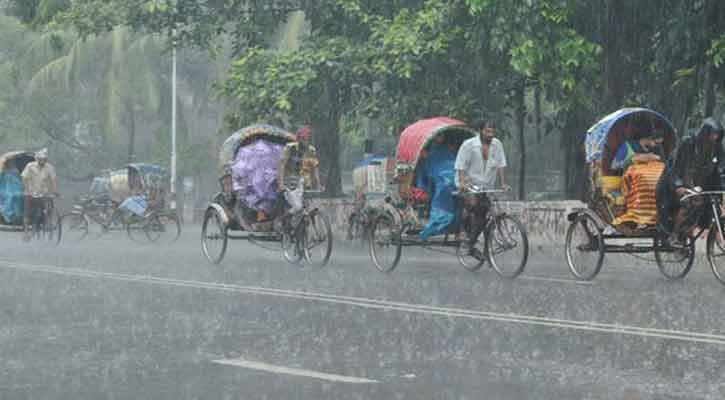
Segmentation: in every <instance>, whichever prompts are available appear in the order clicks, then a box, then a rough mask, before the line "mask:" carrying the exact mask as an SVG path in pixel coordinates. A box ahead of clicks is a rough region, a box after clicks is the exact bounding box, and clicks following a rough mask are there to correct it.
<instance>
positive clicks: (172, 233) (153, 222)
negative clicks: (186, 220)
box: [144, 214, 181, 244]
mask: <svg viewBox="0 0 725 400" xmlns="http://www.w3.org/2000/svg"><path fill="white" fill-rule="evenodd" d="M144 232H145V233H146V237H147V238H148V239H149V241H151V243H161V244H171V243H174V242H175V241H176V240H177V239H179V236H181V223H180V222H179V217H178V216H176V214H154V215H152V216H151V217H149V219H148V220H147V221H146V225H145V226H144Z"/></svg>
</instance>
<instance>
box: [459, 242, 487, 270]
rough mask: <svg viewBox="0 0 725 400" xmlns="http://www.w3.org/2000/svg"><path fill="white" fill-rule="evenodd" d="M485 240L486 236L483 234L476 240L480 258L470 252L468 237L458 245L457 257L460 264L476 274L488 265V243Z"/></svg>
mask: <svg viewBox="0 0 725 400" xmlns="http://www.w3.org/2000/svg"><path fill="white" fill-rule="evenodd" d="M483 239H484V234H483V232H481V233H480V234H479V235H478V237H477V238H476V243H475V244H474V246H475V247H476V249H478V251H479V255H478V257H476V256H473V255H471V252H470V250H469V249H470V247H471V246H470V244H469V243H468V237H466V238H464V239H463V240H461V241H460V242H459V243H458V248H456V256H457V257H458V262H459V263H460V264H461V265H462V266H463V268H465V269H466V270H468V271H471V272H475V271H478V270H479V269H481V267H482V266H483V264H485V263H486V256H485V255H486V241H485V240H483Z"/></svg>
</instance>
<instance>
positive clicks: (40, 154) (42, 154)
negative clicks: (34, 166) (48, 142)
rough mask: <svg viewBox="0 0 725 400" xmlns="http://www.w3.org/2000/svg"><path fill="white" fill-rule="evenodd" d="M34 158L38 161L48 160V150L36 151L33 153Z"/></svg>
mask: <svg viewBox="0 0 725 400" xmlns="http://www.w3.org/2000/svg"><path fill="white" fill-rule="evenodd" d="M35 158H36V159H38V160H47V159H48V149H41V150H38V151H37V152H36V153H35Z"/></svg>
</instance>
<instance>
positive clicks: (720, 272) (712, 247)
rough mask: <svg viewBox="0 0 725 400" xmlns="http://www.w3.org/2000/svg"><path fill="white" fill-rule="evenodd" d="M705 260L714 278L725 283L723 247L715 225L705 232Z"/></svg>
mask: <svg viewBox="0 0 725 400" xmlns="http://www.w3.org/2000/svg"><path fill="white" fill-rule="evenodd" d="M707 262H709V263H710V268H712V273H713V274H715V278H717V280H718V281H720V283H722V284H725V247H723V244H722V242H721V241H720V240H718V231H717V229H715V226H712V227H710V232H709V233H708V234H707Z"/></svg>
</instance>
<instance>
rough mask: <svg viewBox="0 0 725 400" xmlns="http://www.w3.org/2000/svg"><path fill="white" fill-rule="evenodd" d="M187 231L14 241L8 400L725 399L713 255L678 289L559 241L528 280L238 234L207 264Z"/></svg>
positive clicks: (419, 257)
mask: <svg viewBox="0 0 725 400" xmlns="http://www.w3.org/2000/svg"><path fill="white" fill-rule="evenodd" d="M186 230H187V231H188V233H185V234H184V236H183V237H182V239H181V240H180V241H179V242H177V243H176V244H174V245H172V246H168V247H164V248H154V247H151V246H139V245H135V244H133V243H132V242H129V241H128V239H127V238H126V237H125V236H124V235H122V234H116V235H109V236H106V237H103V238H102V239H96V240H88V241H86V242H84V244H83V245H73V244H68V243H65V244H64V245H63V246H62V247H60V248H58V249H44V248H40V247H37V246H34V245H22V244H21V243H20V241H19V239H18V237H16V236H14V235H11V234H2V235H1V236H0V318H1V319H2V324H0V361H1V362H0V399H3V400H5V399H630V400H632V399H683V400H684V399H687V400H692V399H722V398H725V370H724V369H723V366H724V365H725V318H723V317H724V313H723V309H724V307H723V299H724V297H725V287H722V286H721V285H720V284H719V283H717V281H716V280H715V279H714V278H713V277H712V273H711V272H710V271H709V269H708V268H707V267H706V265H705V263H704V259H703V258H702V257H700V259H698V261H697V264H696V265H695V267H694V270H693V272H692V273H691V274H690V275H689V276H688V277H687V278H686V279H685V280H684V281H682V282H668V281H666V280H665V279H664V278H663V277H662V276H661V275H660V274H659V272H658V271H657V268H656V266H655V264H654V263H650V262H640V261H638V260H636V259H632V258H627V257H624V256H622V257H617V256H612V257H608V258H607V260H606V261H605V262H606V265H605V267H604V269H603V271H602V273H601V274H600V275H599V277H598V278H597V279H596V280H595V281H594V282H592V283H581V282H576V281H573V280H572V277H571V275H570V274H569V273H568V270H567V268H566V264H565V263H564V262H563V260H562V257H561V253H562V250H561V249H560V248H548V247H547V248H541V247H537V248H534V249H533V251H532V254H531V257H530V261H529V265H528V267H527V270H526V271H525V272H524V274H523V275H522V276H521V277H519V278H518V279H516V280H514V281H506V280H503V279H501V278H498V277H497V276H496V275H495V273H494V272H493V271H491V270H488V269H485V268H484V269H482V270H481V271H480V272H477V273H471V272H468V271H465V270H464V269H463V268H461V267H460V266H458V265H457V261H456V260H455V258H454V257H452V256H450V255H445V254H439V253H434V252H421V251H414V250H411V249H405V251H404V256H403V257H404V260H403V262H402V263H401V265H400V266H399V267H398V269H396V270H395V271H394V272H393V273H391V274H389V275H386V274H382V273H379V272H377V271H376V270H375V269H374V268H373V267H372V266H371V265H370V263H369V261H368V258H367V254H366V253H365V252H364V250H363V249H362V248H355V247H354V246H353V247H352V248H350V247H345V248H342V247H341V246H339V245H338V246H337V247H336V248H335V250H334V253H333V260H332V262H331V264H330V265H328V266H327V267H325V268H324V269H315V268H299V267H297V266H293V265H289V264H287V263H286V262H285V261H284V260H283V259H282V257H281V255H280V254H279V253H275V252H271V251H267V250H262V249H259V248H257V247H254V246H251V245H249V244H246V243H237V242H235V243H232V244H231V247H230V250H229V253H228V254H227V257H226V260H225V262H223V263H222V265H220V266H210V265H208V264H207V263H206V261H205V259H204V258H203V256H202V254H201V251H200V246H199V242H198V237H199V234H198V227H186ZM593 323H599V325H595V324H593ZM319 374H322V375H319Z"/></svg>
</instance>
